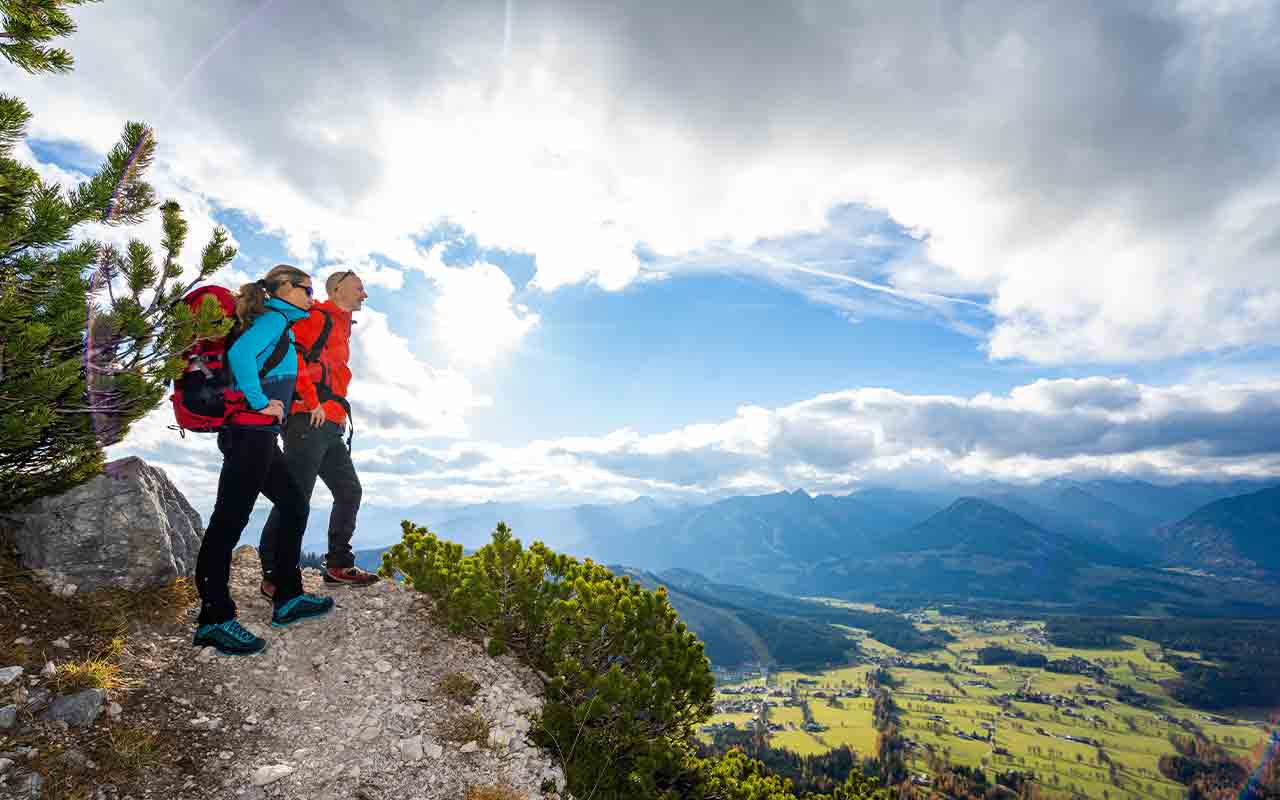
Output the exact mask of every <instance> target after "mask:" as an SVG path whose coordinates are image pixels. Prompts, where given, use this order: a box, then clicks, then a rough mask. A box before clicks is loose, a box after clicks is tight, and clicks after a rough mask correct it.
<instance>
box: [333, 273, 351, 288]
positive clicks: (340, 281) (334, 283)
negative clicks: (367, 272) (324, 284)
mask: <svg viewBox="0 0 1280 800" xmlns="http://www.w3.org/2000/svg"><path fill="white" fill-rule="evenodd" d="M355 274H356V271H355V270H354V269H349V270H347V271H346V272H344V273H342V277H341V278H338V279H337V280H336V281H334V282H333V288H335V289H337V288H338V287H339V286H341V285H342V282H343V281H345V280H346V279H347V278H350V277H353V276H354V275H355Z"/></svg>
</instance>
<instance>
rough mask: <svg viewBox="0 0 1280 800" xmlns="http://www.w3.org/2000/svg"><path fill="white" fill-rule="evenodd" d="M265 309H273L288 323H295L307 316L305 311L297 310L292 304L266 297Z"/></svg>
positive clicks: (276, 298)
mask: <svg viewBox="0 0 1280 800" xmlns="http://www.w3.org/2000/svg"><path fill="white" fill-rule="evenodd" d="M267 308H274V309H275V310H276V311H279V312H281V313H282V314H284V315H285V318H287V319H288V320H289V321H290V322H297V321H298V320H300V319H305V318H306V316H307V312H306V309H302V308H298V307H297V306H295V305H294V304H293V303H290V302H288V301H285V300H281V299H280V298H279V297H268V298H267Z"/></svg>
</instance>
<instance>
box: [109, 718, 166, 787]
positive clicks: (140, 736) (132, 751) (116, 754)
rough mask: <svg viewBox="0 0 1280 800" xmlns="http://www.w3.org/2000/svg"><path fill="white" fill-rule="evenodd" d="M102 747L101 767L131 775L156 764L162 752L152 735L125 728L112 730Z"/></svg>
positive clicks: (147, 732)
mask: <svg viewBox="0 0 1280 800" xmlns="http://www.w3.org/2000/svg"><path fill="white" fill-rule="evenodd" d="M103 745H104V746H103V748H102V751H101V753H102V759H103V767H104V768H105V769H106V770H109V771H120V772H123V773H125V774H131V775H132V774H136V773H138V772H140V771H141V770H142V769H144V768H146V767H148V766H150V765H151V764H154V763H156V762H157V761H158V760H159V758H160V756H161V755H162V751H163V748H162V746H161V742H160V740H159V738H157V736H156V735H155V734H154V733H151V732H150V731H145V730H143V729H141V728H132V727H126V726H120V727H115V728H112V729H111V732H110V734H109V735H108V737H107V740H106V741H105V742H104V743H103Z"/></svg>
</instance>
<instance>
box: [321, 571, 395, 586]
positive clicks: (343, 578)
mask: <svg viewBox="0 0 1280 800" xmlns="http://www.w3.org/2000/svg"><path fill="white" fill-rule="evenodd" d="M380 580H382V579H381V578H379V577H378V576H377V575H376V574H375V573H372V572H366V571H364V570H362V569H360V568H359V567H329V568H328V569H326V570H325V571H324V582H325V583H346V584H350V585H351V586H368V585H369V584H371V583H377V582H378V581H380Z"/></svg>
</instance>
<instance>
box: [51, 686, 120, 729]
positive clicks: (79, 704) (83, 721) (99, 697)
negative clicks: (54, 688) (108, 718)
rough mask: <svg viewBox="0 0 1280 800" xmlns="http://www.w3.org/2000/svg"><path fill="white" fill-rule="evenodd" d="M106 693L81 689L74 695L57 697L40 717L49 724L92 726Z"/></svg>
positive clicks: (100, 709)
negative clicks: (63, 723)
mask: <svg viewBox="0 0 1280 800" xmlns="http://www.w3.org/2000/svg"><path fill="white" fill-rule="evenodd" d="M105 695H106V693H105V692H103V691H102V690H101V689H81V690H80V691H78V692H76V693H75V694H68V695H59V696H58V697H55V698H54V699H53V702H52V703H50V704H49V708H48V710H46V711H45V712H44V714H43V715H42V717H43V719H45V720H46V721H49V722H59V721H61V722H65V723H67V724H68V725H71V726H72V727H76V728H83V727H85V726H87V725H92V724H93V721H94V720H96V719H97V718H98V715H99V714H101V713H102V701H103V699H104V697H105Z"/></svg>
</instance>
